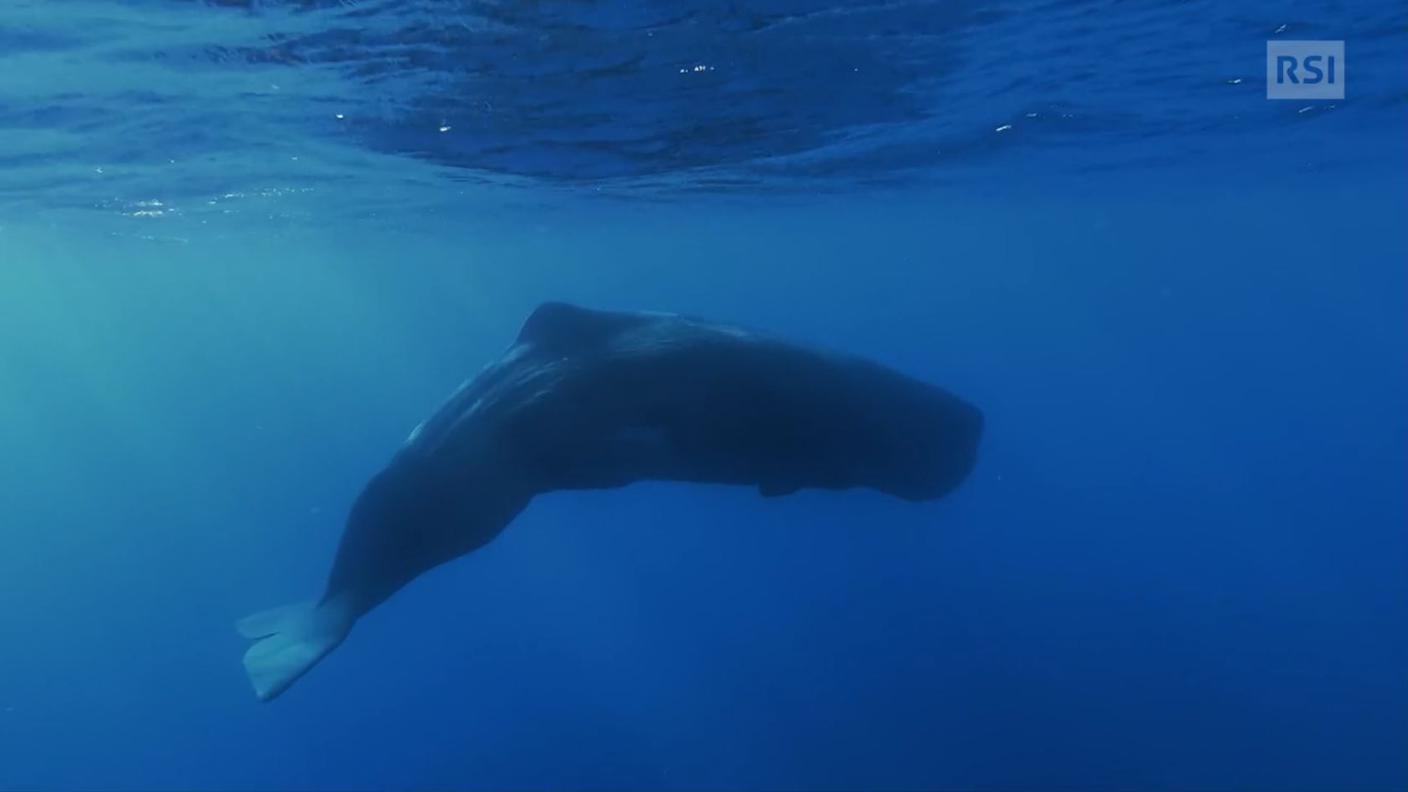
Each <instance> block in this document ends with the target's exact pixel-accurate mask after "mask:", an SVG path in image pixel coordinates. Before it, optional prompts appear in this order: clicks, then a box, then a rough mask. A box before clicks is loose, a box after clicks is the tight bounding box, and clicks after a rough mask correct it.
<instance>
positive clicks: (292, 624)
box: [235, 598, 356, 701]
mask: <svg viewBox="0 0 1408 792" xmlns="http://www.w3.org/2000/svg"><path fill="white" fill-rule="evenodd" d="M354 621H356V617H355V616H354V615H353V613H352V610H351V608H349V607H348V606H347V604H346V603H345V602H343V601H342V600H340V599H337V598H334V599H330V600H324V601H322V602H316V601H313V602H300V603H298V604H296V605H285V606H284V607H282V608H274V609H272V610H267V611H261V612H259V613H256V614H254V615H252V616H246V617H244V618H243V619H240V620H239V621H238V622H237V623H236V625H235V627H236V629H237V630H239V633H240V635H242V636H244V637H245V638H249V639H251V640H253V641H254V644H253V645H252V646H250V647H249V650H248V651H246V652H245V653H244V670H245V673H247V674H249V681H250V684H252V685H253V686H254V694H255V695H256V696H258V697H259V700H260V701H269V700H270V699H272V698H275V697H276V696H278V695H279V694H280V693H283V692H284V691H285V690H288V688H289V686H290V685H292V684H293V683H294V682H296V681H297V680H298V678H299V677H301V676H303V675H304V674H305V673H307V671H308V669H310V668H312V667H313V666H314V665H316V664H317V663H318V661H319V660H322V659H323V658H324V657H325V656H326V655H327V653H328V652H331V651H332V650H333V649H336V648H337V645H338V644H340V643H342V639H344V638H346V637H347V633H349V632H351V630H352V624H353V622H354Z"/></svg>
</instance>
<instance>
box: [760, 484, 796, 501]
mask: <svg viewBox="0 0 1408 792" xmlns="http://www.w3.org/2000/svg"><path fill="white" fill-rule="evenodd" d="M799 489H801V487H799V486H797V485H796V484H784V483H781V482H777V481H764V482H763V483H762V484H759V485H758V494H760V495H762V496H763V497H764V498H780V497H782V496H783V495H791V494H792V493H794V492H796V491H797V490H799Z"/></svg>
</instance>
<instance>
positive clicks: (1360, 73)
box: [0, 0, 1408, 792]
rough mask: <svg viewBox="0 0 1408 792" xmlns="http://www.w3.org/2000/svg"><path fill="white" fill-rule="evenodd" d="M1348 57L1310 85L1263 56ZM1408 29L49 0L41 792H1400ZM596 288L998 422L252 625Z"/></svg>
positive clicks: (25, 583)
mask: <svg viewBox="0 0 1408 792" xmlns="http://www.w3.org/2000/svg"><path fill="white" fill-rule="evenodd" d="M1300 39H1313V40H1321V39H1334V40H1344V41H1345V43H1346V55H1345V57H1346V63H1345V69H1344V72H1343V75H1342V77H1343V78H1344V79H1345V81H1346V83H1345V88H1346V91H1345V94H1346V96H1345V99H1343V100H1332V101H1268V100H1267V99H1266V98H1265V89H1266V82H1265V80H1266V76H1265V75H1266V71H1265V66H1266V64H1265V52H1266V42H1267V41H1268V40H1300ZM1405 63H1408V11H1406V10H1405V8H1404V7H1403V6H1402V5H1401V4H1398V3H1392V2H1384V1H1383V0H1372V1H1371V2H1362V3H1347V2H1330V1H1329V0H1324V1H1314V0H1301V1H1299V2H1288V3H1280V4H1231V3H1216V2H1211V0H1192V1H1190V2H1178V3H1168V2H1147V3H1114V2H1095V1H1087V0H1031V1H1030V2H1023V1H1016V0H1014V1H1013V2H991V3H987V2H968V1H966V0H956V1H954V2H930V1H929V0H888V1H883V2H882V1H876V2H855V3H845V4H826V3H807V2H793V1H792V0H763V1H762V2H755V3H748V4H738V3H732V2H728V3H725V2H708V1H706V0H684V1H683V2H673V3H636V4H627V3H620V2H603V1H597V0H577V1H576V2H485V1H480V0H362V1H356V0H213V1H212V2H183V1H180V0H62V2H60V1H58V0H3V2H0V65H3V66H4V68H3V69H0V448H3V451H4V453H2V454H0V789H17V790H18V789H24V790H27V789H46V790H48V789H52V790H68V789H93V790H109V789H110V790H156V789H160V790H167V789H170V790H176V789H208V790H235V789H250V790H264V789H300V790H327V789H430V788H440V789H588V788H590V789H655V788H669V789H674V788H694V789H806V790H811V789H861V788H865V789H989V790H1048V789H1136V790H1144V789H1165V790H1171V789H1180V790H1181V789H1206V790H1213V789H1215V790H1273V789H1274V790H1314V791H1317V792H1318V791H1319V790H1346V791H1348V790H1402V789H1405V788H1408V489H1405V486H1404V482H1405V481H1406V480H1408V478H1405V474H1408V409H1405V407H1408V319H1406V318H1405V317H1408V268H1406V267H1408V234H1405V232H1404V218H1405V217H1408V212H1405V209H1408V181H1406V180H1405V177H1406V176H1408V147H1405V140H1408V138H1405V131H1408V123H1405V122H1408V72H1406V71H1405ZM545 300H569V301H573V302H578V303H581V304H584V305H591V306H596V307H602V308H610V309H620V310H634V309H661V310H669V311H678V312H684V313H693V314H698V315H701V316H707V317H711V318H716V319H720V320H725V321H730V322H737V323H739V324H743V325H746V326H751V327H756V328H759V329H763V330H766V331H768V332H771V333H775V334H778V335H782V336H785V337H788V338H792V339H796V340H798V341H801V342H805V343H810V344H816V345H821V346H825V347H829V348H835V349H839V350H843V351H847V352H851V353H856V354H860V355H864V356H867V357H870V358H873V359H875V360H878V361H881V362H884V363H886V364H889V365H892V366H894V367H896V368H898V369H900V370H903V371H905V372H908V373H910V374H913V375H915V376H917V377H920V378H922V379H925V380H928V381H931V382H933V383H935V384H939V385H941V386H943V387H945V388H948V389H950V390H952V391H954V392H956V393H958V394H961V395H962V396H964V397H965V398H967V399H970V400H971V401H973V402H974V403H976V404H977V405H979V406H980V407H981V408H982V409H983V411H984V413H985V415H986V435H985V437H984V441H983V445H982V449H981V452H980V456H981V459H980V462H979V465H978V467H977V469H976V470H975V472H974V473H973V475H972V477H971V478H970V479H969V480H968V481H967V482H966V483H965V484H964V485H963V487H961V488H960V489H959V490H958V491H957V492H955V493H954V494H952V495H950V496H948V497H946V498H944V499H943V500H940V501H937V502H933V503H925V504H912V503H905V502H901V501H897V500H894V499H890V498H887V497H885V496H883V495H880V494H878V493H874V492H870V491H859V490H858V491H850V492H839V493H838V492H820V491H803V492H800V493H797V494H795V495H791V496H788V497H785V498H768V499H763V498H760V497H759V496H758V494H757V493H756V491H754V490H752V489H745V488H729V487H713V486H699V485H683V484H663V483H649V484H644V483H643V484H636V485H633V486H631V487H629V488H626V489H623V490H616V491H605V492H573V493H565V492H562V493H554V494H550V495H547V496H543V497H540V498H538V499H536V500H535V501H534V502H533V504H532V505H531V506H530V507H529V508H528V510H527V511H526V512H524V514H522V515H521V516H520V517H519V518H518V519H517V520H516V521H515V522H514V523H513V524H512V525H511V526H510V528H509V529H508V530H507V531H506V532H505V533H504V534H503V535H502V536H501V537H499V538H498V539H497V540H495V541H494V542H493V543H492V544H490V545H489V546H487V547H486V548H484V549H483V550H481V551H479V552H477V553H474V554H472V555H471V556H469V557H466V558H463V559H460V560H458V561H456V562H454V563H452V564H449V565H446V566H444V567H442V568H440V569H438V570H436V571H434V572H432V573H430V574H428V575H426V576H424V577H423V578H421V579H420V580H418V581H416V582H415V583H413V584H412V585H411V586H409V587H408V588H406V589H405V590H403V591H402V592H400V593H399V594H397V595H396V596H395V597H394V598H393V599H391V600H390V601H388V602H387V603H386V604H384V605H383V606H381V607H380V608H378V609H377V610H375V611H374V612H372V613H371V614H370V615H369V616H368V617H367V618H365V619H364V620H363V621H362V623H361V624H359V626H358V627H357V628H356V630H355V631H354V632H353V633H352V635H351V637H350V638H349V639H348V640H347V642H346V643H345V644H344V645H343V646H342V647H341V648H339V649H338V650H337V651H336V652H335V653H333V654H332V655H330V656H329V657H328V658H327V660H325V661H324V662H323V663H322V664H321V665H319V666H318V667H317V668H316V669H314V671H313V672H311V673H310V674H309V675H308V676H307V677H306V678H305V679H303V680H302V681H300V682H299V683H298V685H297V686H295V687H294V688H293V689H291V690H290V691H289V692H288V693H287V694H285V695H284V696H283V697H281V698H279V699H277V700H276V701H273V702H270V703H267V704H261V703H258V702H256V701H255V699H254V697H253V696H252V695H251V692H250V690H249V687H248V683H247V681H246V679H245V677H244V673H243V670H242V668H241V664H240V655H241V653H242V652H243V651H244V648H245V642H244V641H242V640H241V639H240V638H239V637H238V636H237V635H235V633H234V631H233V629H232V625H233V624H234V622H235V620H236V619H238V618H239V617H241V616H244V615H245V614H247V613H250V612H253V611H256V610H260V609H263V608H267V607H270V606H274V605H278V604H280V603H284V602H290V601H294V600H298V599H303V598H306V597H310V596H315V595H316V594H317V593H318V592H319V590H320V587H321V585H322V583H323V580H324V577H325V575H326V572H327V568H328V565H329V563H330V561H331V559H332V554H333V552H334V550H335V548H336V545H337V540H338V537H339V536H340V534H341V531H342V522H343V519H344V517H345V515H346V512H347V509H348V507H349V505H350V503H351V501H352V499H353V498H354V497H355V496H356V494H357V492H358V491H359V490H360V488H361V487H362V485H363V484H364V483H365V481H366V480H367V478H368V477H369V476H370V475H371V474H372V473H374V472H375V471H376V470H377V469H378V468H380V467H381V466H382V465H383V464H385V463H386V461H387V460H388V459H389V458H390V456H391V454H392V453H393V452H394V451H395V449H396V448H397V447H398V446H399V444H400V443H401V442H402V440H403V439H404V438H405V436H406V434H407V433H408V432H409V431H410V430H411V428H412V427H413V426H415V425H416V424H417V423H418V422H419V421H420V420H422V419H423V418H424V417H425V416H426V415H428V414H429V413H430V412H431V411H432V410H434V409H435V408H436V407H437V406H439V405H440V403H441V402H442V400H443V399H444V398H445V396H446V395H447V394H448V393H449V392H450V391H451V390H452V389H453V388H454V387H455V386H456V385H457V384H458V383H459V382H460V381H461V380H462V379H464V378H465V377H467V376H470V375H472V374H473V373H475V372H477V371H478V370H479V369H480V367H482V366H483V365H484V364H485V363H488V362H490V361H492V360H494V359H495V358H496V357H497V356H498V355H500V354H501V353H502V352H503V350H504V348H505V347H506V346H507V345H508V344H509V343H510V342H511V341H512V339H513V337H514V335H515V334H516V332H517V330H518V326H519V324H520V323H521V322H522V320H523V318H524V317H525V316H527V315H528V313H529V312H530V311H531V310H532V309H533V307H534V306H536V305H537V304H539V303H541V302H543V301H545Z"/></svg>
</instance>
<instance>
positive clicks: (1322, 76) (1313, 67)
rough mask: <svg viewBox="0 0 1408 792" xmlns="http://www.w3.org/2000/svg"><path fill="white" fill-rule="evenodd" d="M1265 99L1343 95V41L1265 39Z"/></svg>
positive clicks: (1339, 97) (1336, 96)
mask: <svg viewBox="0 0 1408 792" xmlns="http://www.w3.org/2000/svg"><path fill="white" fill-rule="evenodd" d="M1266 98H1267V99H1343V98H1344V42H1343V41H1268V42H1266Z"/></svg>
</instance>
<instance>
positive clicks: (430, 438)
mask: <svg viewBox="0 0 1408 792" xmlns="http://www.w3.org/2000/svg"><path fill="white" fill-rule="evenodd" d="M982 429H983V416H982V413H981V412H980V411H979V410H978V409H977V408H976V407H974V406H973V405H971V404H969V403H967V402H965V401H963V400H962V399H960V398H958V397H957V396H954V395H953V394H951V393H948V392H947V391H945V390H943V389H941V388H938V387H935V386H933V385H930V384H927V383H924V382H921V381H919V380H916V379H913V378H911V377H908V376H906V375H904V374H901V373H899V372H897V371H894V370H893V369H890V368H887V367H885V366H882V365H879V364H877V363H873V362H870V361H867V360H863V359H860V358H856V357H851V356H847V355H842V354H838V353H834V352H829V351H824V350H817V349H812V348H808V347H805V346H799V345H795V344H791V343H787V342H784V341H781V340H778V339H774V338H771V337H769V336H767V335H764V334H760V333H755V332H752V331H748V330H744V329H741V328H737V327H733V326H729V325H722V324H716V323H711V322H707V321H704V320H700V319H695V318H690V317H683V316H677V315H674V314H661V313H616V312H607V311H596V310H589V309H585V308H580V307H576V306H572V305H567V304H564V303H547V304H544V305H542V306H540V307H539V308H538V309H537V310H536V311H534V312H533V314H532V315H531V316H529V318H528V319H527V321H526V322H525V323H524V325H523V328H522V330H521V331H520V332H519V335H518V338H517V340H516V341H515V342H514V343H513V345H512V346H510V347H509V349H508V351H507V352H506V353H505V354H504V356H503V357H502V358H501V359H500V360H498V361H497V362H495V363H492V364H490V365H489V366H487V367H486V368H485V369H484V370H483V371H482V372H480V374H479V375H478V376H477V377H474V378H473V379H471V380H469V381H468V382H466V383H465V384H464V385H462V386H460V388H459V389H458V390H457V391H456V392H455V393H454V394H453V395H452V396H451V397H450V398H449V400H448V401H446V403H445V404H444V405H443V406H442V407H441V408H440V409H439V410H438V411H437V412H436V413H435V414H434V415H432V416H431V417H430V418H429V419H427V420H426V421H425V422H424V423H422V424H421V425H420V426H418V427H416V429H415V430H414V431H413V432H412V433H411V435H410V437H409V438H408V439H407V440H406V442H405V444H404V445H403V446H402V447H401V448H400V449H399V450H398V451H397V452H396V454H395V455H394V457H393V458H392V460H391V461H390V463H389V464H388V465H387V466H386V467H385V468H384V469H383V470H382V471H381V472H379V473H377V474H376V475H375V476H373V477H372V479H371V480H370V481H369V482H368V483H367V485H366V487H365V488H364V489H363V490H362V493H361V494H360V495H359V496H358V498H357V500H356V502H355V503H354V505H353V507H352V509H351V512H350V514H349V516H348V519H347V524H346V529H345V531H344V533H343V536H342V540H341V543H340V545H339V547H338V549H337V556H336V558H335V560H334V562H333V566H332V571H331V573H330V574H329V576H328V580H327V584H326V588H325V590H324V593H323V595H322V596H321V597H320V598H319V599H317V600H315V601H311V602H306V603H300V604H296V605H290V606H286V607H283V608H276V609H274V610H270V611H265V612H263V613H258V614H255V615H253V616H249V617H247V618H245V619H243V620H241V621H240V622H239V624H238V628H239V631H240V633H241V634H242V635H244V636H245V637H246V638H249V639H251V640H253V641H254V643H253V645H251V646H250V647H249V649H248V651H247V652H246V653H245V656H244V665H245V670H246V671H247V672H248V674H249V678H250V681H251V683H252V684H253V686H254V690H255V693H256V695H257V696H258V697H259V698H260V699H261V700H265V701H267V700H269V699H272V698H274V697H276V696H278V695H279V694H280V693H282V692H284V691H285V690H287V689H288V687H289V686H290V685H292V684H293V683H294V682H295V681H296V680H297V679H298V678H299V677H300V676H302V675H303V674H304V673H306V672H307V671H308V669H310V668H312V667H313V665H315V664H316V663H317V662H318V661H319V660H321V659H322V658H323V657H324V656H326V655H327V653H328V652H330V651H332V650H333V649H334V648H336V647H337V646H338V645H339V644H340V643H341V642H342V640H343V639H344V638H345V637H346V636H347V634H348V633H349V632H350V630H351V629H352V626H353V624H355V622H356V621H357V619H358V618H359V617H360V616H362V615H363V614H365V613H367V612H368V611H370V610H371V609H372V608H374V607H376V606H377V605H378V604H379V603H381V602H383V601H385V600H386V599H387V598H388V597H390V596H391V595H392V594H394V593H395V592H396V591H397V590H398V589H400V588H401V587H402V586H404V585H406V584H407V583H409V582H410V581H411V580H413V579H415V578H416V577H417V576H418V575H420V574H422V573H423V572H426V571H427V570H429V569H431V568H433V567H435V566H437V565H439V564H442V563H445V562H446V561H450V560H451V559H454V558H457V557H459V556H461V555H464V554H465V553H468V552H470V551H472V550H474V549H476V548H478V547H481V546H483V545H484V544H485V543H487V542H489V541H490V540H492V539H493V538H494V537H495V536H497V535H498V534H499V532H501V531H502V530H503V529H504V528H505V527H506V526H507V525H508V524H509V523H510V522H511V521H512V520H513V519H514V517H515V516H517V515H518V513H519V512H520V511H522V510H523V508H524V507H525V506H527V504H528V502H529V501H530V500H531V499H532V498H533V496H535V495H537V494H539V493H543V492H549V491H553V490H564V489H602V488H613V487H621V486H625V485H627V484H630V483H632V482H635V481H642V480H667V481H686V482H700V483H715V484H735V485H746V486H752V487H756V488H757V489H758V491H759V492H760V493H761V494H762V495H764V496H768V497H774V496H781V495H786V494H789V493H792V492H795V491H797V490H799V489H803V488H820V489H847V488H855V487H867V488H871V489H874V490H878V491H880V492H883V493H887V494H889V495H893V496H895V497H898V498H903V499H905V500H909V501H927V500H932V499H935V498H939V497H941V496H943V495H945V494H946V493H948V492H950V491H952V490H953V489H954V488H955V487H957V486H958V485H959V484H960V483H961V482H962V481H963V480H964V478H965V477H966V476H967V475H968V473H969V472H970V471H971V470H972V468H973V466H974V463H975V461H976V458H977V450H978V444H979V440H980V438H981V435H982Z"/></svg>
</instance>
